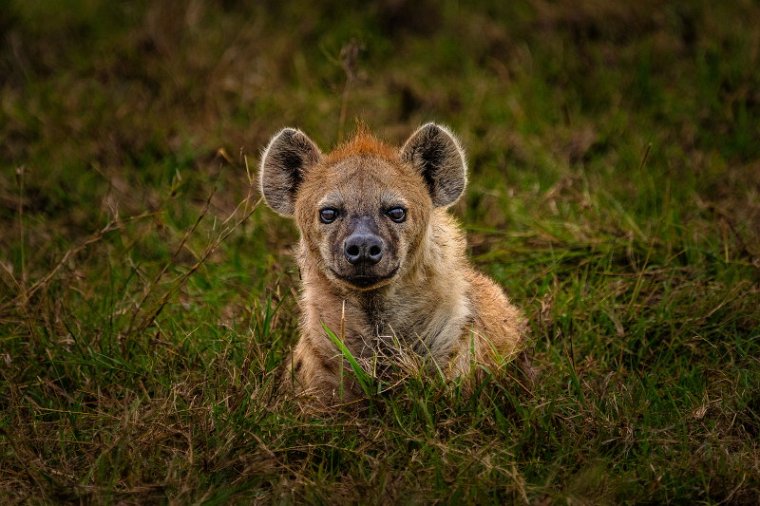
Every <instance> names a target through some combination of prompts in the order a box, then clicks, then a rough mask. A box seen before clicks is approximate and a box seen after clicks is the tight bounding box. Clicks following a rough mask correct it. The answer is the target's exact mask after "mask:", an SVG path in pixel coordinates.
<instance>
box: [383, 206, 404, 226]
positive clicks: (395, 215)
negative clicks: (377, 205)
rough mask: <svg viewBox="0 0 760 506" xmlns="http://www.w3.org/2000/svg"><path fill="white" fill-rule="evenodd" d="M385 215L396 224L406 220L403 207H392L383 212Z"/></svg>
mask: <svg viewBox="0 0 760 506" xmlns="http://www.w3.org/2000/svg"><path fill="white" fill-rule="evenodd" d="M385 214H386V215H387V216H388V218H390V219H392V220H393V221H395V222H396V223H401V222H403V221H404V220H405V219H406V209H404V208H403V207H392V208H390V209H388V210H387V211H385Z"/></svg>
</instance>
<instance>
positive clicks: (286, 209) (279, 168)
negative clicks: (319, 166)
mask: <svg viewBox="0 0 760 506" xmlns="http://www.w3.org/2000/svg"><path fill="white" fill-rule="evenodd" d="M321 158H322V153H321V152H320V151H319V148H318V147H317V145H316V144H314V142H313V141H312V140H311V139H309V138H308V137H307V136H306V134H305V133H303V132H301V131H300V130H296V129H295V128H285V129H283V130H281V131H280V132H279V133H278V134H277V135H275V136H274V137H272V140H271V141H269V144H268V145H267V147H266V149H265V150H264V154H262V155H261V170H260V176H259V178H260V184H261V194H262V195H263V196H264V200H265V201H266V203H267V205H268V206H269V207H271V208H272V209H274V210H275V211H277V212H278V213H280V214H282V215H284V216H292V215H293V213H294V212H295V201H296V193H297V192H298V187H299V186H300V185H301V182H302V181H303V178H304V175H305V174H306V172H307V171H308V170H309V168H310V167H312V166H314V165H315V164H316V163H317V162H319V160H320V159H321Z"/></svg>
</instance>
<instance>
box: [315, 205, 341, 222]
mask: <svg viewBox="0 0 760 506" xmlns="http://www.w3.org/2000/svg"><path fill="white" fill-rule="evenodd" d="M336 219H338V210H337V209H333V208H332V207H325V208H324V209H320V210H319V221H321V222H322V223H332V222H333V221H335V220H336Z"/></svg>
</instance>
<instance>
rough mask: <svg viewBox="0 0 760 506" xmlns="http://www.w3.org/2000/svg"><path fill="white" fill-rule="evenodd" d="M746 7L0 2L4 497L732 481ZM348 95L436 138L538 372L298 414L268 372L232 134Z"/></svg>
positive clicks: (240, 157) (748, 154) (749, 78)
mask: <svg viewBox="0 0 760 506" xmlns="http://www.w3.org/2000/svg"><path fill="white" fill-rule="evenodd" d="M267 4H271V5H267ZM275 4H276V5H275ZM759 16H760V7H758V5H757V4H756V3H755V2H749V1H740V2H724V3H720V4H715V3H714V2H713V3H710V2H703V1H696V2H668V3H663V2H654V1H647V2H643V3H641V2H640V3H638V4H636V5H631V6H627V5H622V4H621V5H618V4H616V3H604V2H596V1H593V0H584V1H581V2H569V1H559V2H543V1H539V0H531V1H521V2H510V3H503V2H481V3H479V4H478V5H477V6H476V7H468V6H465V5H464V4H458V3H455V2H441V3H438V2H425V1H423V2H391V1H384V2H377V3H375V4H373V5H372V6H370V7H368V6H367V5H365V3H363V2H323V3H321V6H320V7H316V6H314V5H313V3H309V2H301V1H292V2H285V3H276V2H264V3H258V5H257V6H247V5H246V3H244V2H234V1H231V2H210V1H206V0H198V1H194V2H189V3H185V2H174V1H171V2H144V1H141V2H130V3H128V4H124V5H121V4H119V5H115V4H114V3H113V2H104V1H100V0H87V1H85V0H67V1H66V2H64V3H63V4H61V3H60V2H52V1H47V0H46V1H40V2H22V1H16V0H12V1H11V2H10V3H9V4H8V5H7V6H5V7H4V8H3V9H2V12H0V33H2V37H3V44H2V45H0V76H1V77H0V118H1V119H2V120H1V121H0V139H2V150H0V502H3V503H57V502H94V503H112V502H125V503H146V502H175V503H210V504H220V503H230V502H233V503H234V502H241V501H242V502H254V501H255V502H285V503H291V502H312V503H327V502H330V503H333V502H337V501H345V502H361V503H371V504H379V503H388V502H392V503H505V502H507V503H511V502H516V503H523V502H528V503H541V504H548V503H573V504H577V503H588V504H603V503H621V502H623V503H668V502H672V503H690V504H719V503H735V504H757V502H758V501H760V362H759V361H758V357H760V176H759V175H758V174H760V143H759V142H758V139H760V105H759V104H760V95H759V94H758V90H760V73H758V71H757V69H758V68H760V54H758V47H759V46H758V40H760V25H757V23H752V22H751V21H750V20H752V19H758V17H759ZM354 117H357V118H361V119H362V120H363V121H364V122H366V123H367V124H368V125H369V126H370V127H371V128H372V129H373V130H375V131H377V132H378V133H379V134H380V135H381V136H382V137H384V138H386V139H388V140H390V141H393V142H400V141H402V140H403V139H404V138H405V137H406V136H407V135H408V134H409V132H411V131H412V129H413V128H414V127H415V126H417V125H418V124H420V123H422V122H424V121H429V120H436V121H441V122H444V123H447V124H449V125H450V126H451V127H452V128H453V129H454V130H455V131H457V132H458V133H459V134H460V135H461V138H462V141H463V144H464V145H465V146H466V148H467V150H468V154H469V162H470V171H471V172H470V174H471V178H470V185H469V188H468V193H467V198H466V199H464V200H463V201H462V202H461V203H459V204H457V206H456V208H455V209H454V212H455V213H456V214H457V215H458V216H459V217H460V218H461V220H462V222H463V224H464V226H465V227H466V229H467V232H468V238H469V241H470V253H471V256H472V258H473V260H474V262H475V263H476V264H477V265H478V267H479V268H480V269H482V270H484V271H486V272H488V273H489V274H490V275H491V276H493V278H494V279H496V280H497V281H498V282H499V283H500V284H501V285H502V286H504V288H505V290H506V291H507V292H508V293H509V294H510V296H511V297H512V298H513V299H514V300H515V302H516V303H517V304H518V305H519V306H521V307H522V308H524V310H525V312H526V314H527V315H528V317H529V320H530V325H531V332H532V339H533V346H532V351H531V354H532V360H533V364H534V366H535V368H536V370H537V378H536V381H535V384H534V386H533V387H532V388H530V389H525V388H522V386H521V385H522V384H524V380H525V378H522V377H521V376H520V373H519V371H518V370H517V369H513V370H512V369H511V370H509V371H507V372H506V373H505V374H504V375H502V376H499V377H495V378H490V380H488V381H486V382H484V383H483V384H482V385H480V388H479V390H478V391H477V392H476V394H475V395H471V396H467V395H462V394H461V392H460V391H458V390H457V388H450V387H447V386H446V385H444V384H442V383H441V382H440V381H439V380H438V379H436V378H425V379H423V378H410V379H409V380H408V381H407V382H405V383H403V384H402V385H399V386H397V387H395V388H394V389H392V391H391V392H387V393H386V394H384V395H379V396H373V397H372V399H371V400H370V401H369V402H368V403H365V404H363V405H361V406H358V407H351V408H350V409H347V410H342V411H336V412H335V413H327V414H322V415H320V416H314V415H313V414H312V415H310V414H308V413H303V412H301V411H300V410H298V409H297V407H296V406H295V405H294V404H293V403H292V402H291V401H290V400H288V399H286V398H283V397H282V396H280V395H278V394H277V393H276V391H275V388H274V380H275V377H276V375H277V372H278V366H279V365H280V364H281V363H282V361H283V360H284V357H285V355H286V353H287V351H288V350H289V349H290V347H291V346H292V345H293V343H294V341H295V339H296V338H297V323H298V311H297V303H296V300H297V293H298V273H297V270H296V268H295V265H294V262H293V260H292V257H291V253H290V247H291V246H292V245H293V244H294V243H295V242H296V240H297V232H296V230H295V229H294V227H293V225H292V224H291V223H289V222H287V221H286V220H283V219H281V218H279V217H277V216H275V215H274V213H272V212H271V211H269V210H267V209H265V208H264V207H262V206H261V205H260V203H259V202H258V195H257V194H256V193H255V189H253V190H252V189H251V184H250V181H251V180H252V178H253V177H255V175H254V174H253V172H254V171H255V167H256V164H257V161H258V152H259V151H258V150H259V149H260V148H261V147H262V146H263V145H264V144H265V142H266V141H267V139H268V137H269V136H270V135H271V134H272V133H274V132H275V131H277V130H278V129H279V128H281V127H282V126H285V125H292V126H298V127H300V128H302V129H304V130H305V131H307V132H308V133H309V134H310V136H312V138H314V139H315V140H316V141H317V142H319V143H320V145H321V146H322V147H323V148H329V147H330V146H333V145H334V144H335V143H336V141H337V140H338V138H339V137H340V136H341V135H343V134H344V133H345V134H348V133H350V131H351V128H352V126H351V125H352V118H354ZM351 373H352V371H350V370H348V369H347V370H346V374H351ZM370 379H371V378H370Z"/></svg>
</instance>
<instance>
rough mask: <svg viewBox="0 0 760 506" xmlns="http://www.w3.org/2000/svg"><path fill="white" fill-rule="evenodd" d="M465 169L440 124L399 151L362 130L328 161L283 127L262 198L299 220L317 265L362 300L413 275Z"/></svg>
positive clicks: (267, 157)
mask: <svg viewBox="0 0 760 506" xmlns="http://www.w3.org/2000/svg"><path fill="white" fill-rule="evenodd" d="M466 170H467V169H466V164H465V158H464V152H463V151H462V148H461V147H460V146H459V143H458V142H457V140H456V138H455V137H454V136H453V135H452V134H451V133H450V132H449V131H448V130H447V129H445V128H443V127H441V126H438V125H435V124H433V123H429V124H427V125H424V126H422V127H421V128H419V129H418V130H417V131H416V132H414V134H412V135H411V137H409V139H408V140H407V141H406V142H405V143H404V145H403V147H402V148H401V149H394V148H391V147H389V146H387V145H385V144H383V143H381V142H379V141H377V140H376V139H375V138H373V137H372V136H370V135H369V134H367V133H365V132H361V131H360V132H359V134H358V135H357V136H356V137H355V138H354V139H353V140H352V141H350V142H348V143H347V144H344V145H343V146H341V147H339V148H338V149H336V150H335V151H334V152H332V153H329V154H327V155H323V154H322V153H321V151H320V150H319V148H318V147H317V146H316V144H314V142H312V141H311V139H309V138H308V137H307V136H306V135H305V134H304V133H303V132H301V131H299V130H295V129H292V128H286V129H284V130H282V131H281V132H279V133H278V134H277V135H275V136H274V137H273V138H272V140H271V141H270V142H269V145H268V146H267V148H266V150H265V151H264V154H263V155H262V159H261V175H260V177H261V192H262V194H263V196H264V199H265V200H266V202H267V204H268V205H269V206H270V207H271V208H272V209H274V210H275V211H277V212H278V213H280V214H282V215H285V216H294V217H295V219H296V223H297V224H298V228H299V230H300V232H301V237H302V239H303V244H304V245H305V248H306V251H305V252H304V253H305V254H306V255H308V256H309V261H314V262H315V263H314V264H313V265H316V266H317V268H318V269H320V270H321V271H322V272H323V273H324V275H325V276H326V277H327V278H328V279H329V280H330V281H332V282H333V283H336V284H338V285H340V286H342V287H344V288H348V289H352V290H361V291H365V290H374V289H377V288H380V287H382V286H385V285H388V284H390V283H392V282H393V280H394V279H397V278H398V277H399V276H400V275H402V274H403V273H404V272H405V271H406V270H407V269H409V268H410V267H411V265H410V264H412V263H413V258H414V257H415V255H414V254H415V252H416V251H417V250H418V249H419V246H420V244H421V243H422V242H423V240H424V238H425V234H426V233H427V229H428V225H429V223H430V217H431V214H432V212H433V209H434V208H436V207H447V206H450V205H451V204H453V203H454V202H456V201H457V199H458V198H459V197H460V195H461V194H462V192H463V191H464V187H465V184H466Z"/></svg>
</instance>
